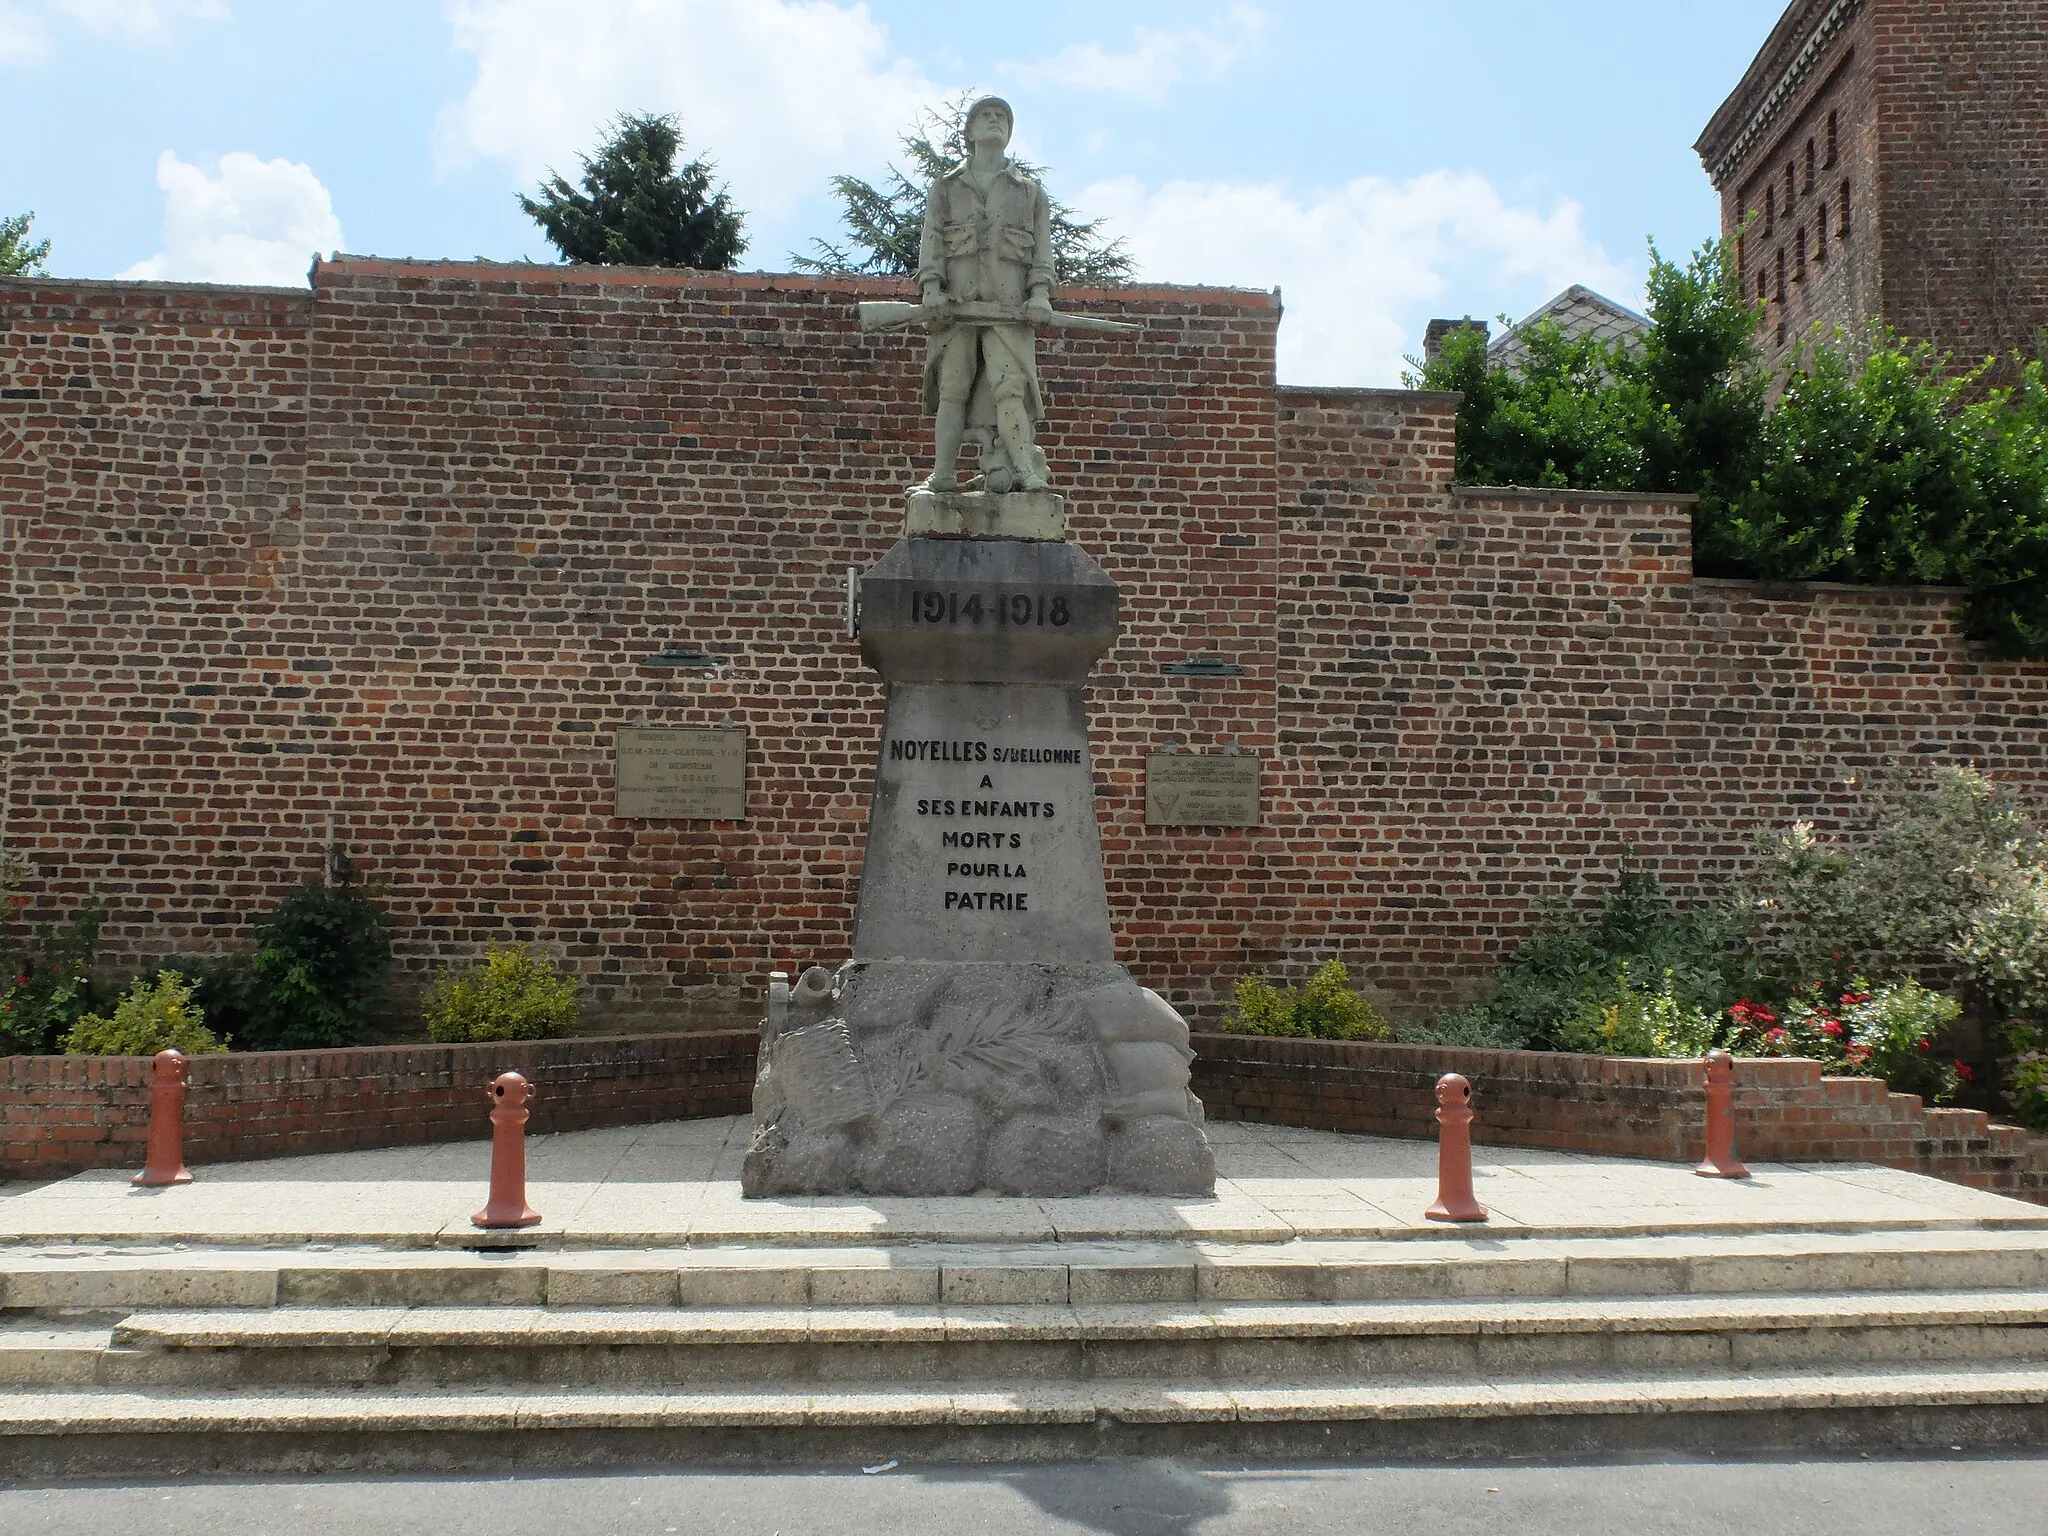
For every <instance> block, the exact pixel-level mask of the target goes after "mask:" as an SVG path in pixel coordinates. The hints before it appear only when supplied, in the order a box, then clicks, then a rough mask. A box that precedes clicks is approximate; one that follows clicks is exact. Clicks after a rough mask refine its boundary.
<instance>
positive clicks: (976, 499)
mask: <svg viewBox="0 0 2048 1536" xmlns="http://www.w3.org/2000/svg"><path fill="white" fill-rule="evenodd" d="M903 531H904V532H905V533H907V534H909V535H910V536H911V537H912V538H919V537H923V536H927V535H937V536H939V537H957V536H962V535H964V536H966V537H969V538H1001V539H1064V538H1066V536H1067V504H1066V500H1065V498H1063V497H1060V496H1056V495H1054V494H1053V493H1052V492H1051V491H1009V492H994V491H927V490H923V489H918V490H914V491H912V492H911V493H910V496H909V515H908V516H907V517H906V518H905V520H904V525H903Z"/></svg>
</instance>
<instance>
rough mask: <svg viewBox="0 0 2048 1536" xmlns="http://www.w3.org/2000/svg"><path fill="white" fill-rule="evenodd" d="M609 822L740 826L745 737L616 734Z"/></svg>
mask: <svg viewBox="0 0 2048 1536" xmlns="http://www.w3.org/2000/svg"><path fill="white" fill-rule="evenodd" d="M615 768H616V778H615V780H614V793H613V801H612V814H613V815H614V816H622V817H629V818H633V819H636V820H647V821H744V820H746V818H747V733H746V732H745V731H743V730H719V731H690V730H680V729H670V728H667V727H652V726H639V727H634V728H631V729H627V730H622V731H620V732H619V736H618V752H617V757H616V765H615Z"/></svg>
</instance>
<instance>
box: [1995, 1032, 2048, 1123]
mask: <svg viewBox="0 0 2048 1536" xmlns="http://www.w3.org/2000/svg"><path fill="white" fill-rule="evenodd" d="M2005 1091H2006V1093H2007V1094H2008V1095H2009V1096H2010V1097H2011V1099H2012V1111H2013V1115H2014V1117H2015V1118H2016V1119H2018V1121H2019V1122H2020V1124H2022V1125H2024V1126H2026V1127H2027V1128H2028V1129H2029V1130H2035V1131H2048V1051H2028V1052H2027V1053H2026V1054H2024V1055H2022V1056H2020V1057H2019V1058H2018V1059H2017V1060H2015V1061H2014V1062H2013V1064H2012V1067H2011V1069H2010V1070H2009V1071H2008V1072H2007V1074H2006V1079H2005Z"/></svg>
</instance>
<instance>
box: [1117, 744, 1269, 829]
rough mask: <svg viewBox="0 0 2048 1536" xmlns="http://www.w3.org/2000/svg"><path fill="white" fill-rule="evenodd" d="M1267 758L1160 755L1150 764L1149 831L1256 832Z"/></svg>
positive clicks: (1147, 781)
mask: <svg viewBox="0 0 2048 1536" xmlns="http://www.w3.org/2000/svg"><path fill="white" fill-rule="evenodd" d="M1264 766H1265V765H1264V761H1263V759H1261V758H1258V757H1254V756H1251V755H1250V754H1243V755H1240V756H1237V757H1203V756H1201V755H1200V754H1198V753H1193V752H1154V753H1152V754H1151V755H1150V756H1148V757H1147V758H1146V759H1145V825H1146V826H1148V827H1256V826H1257V825H1259V775H1260V771H1261V769H1262V768H1263V767H1264Z"/></svg>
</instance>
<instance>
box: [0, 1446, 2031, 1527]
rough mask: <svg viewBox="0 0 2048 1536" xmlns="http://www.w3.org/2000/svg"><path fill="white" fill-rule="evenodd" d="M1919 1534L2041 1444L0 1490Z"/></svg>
mask: <svg viewBox="0 0 2048 1536" xmlns="http://www.w3.org/2000/svg"><path fill="white" fill-rule="evenodd" d="M875 1531H880V1532H886V1533H888V1536H921V1533H924V1532H943V1533H946V1536H981V1533H984V1532H986V1533H992V1536H993V1533H1001V1536H1024V1533H1032V1536H1036V1533H1039V1532H1047V1533H1050V1532H1061V1533H1066V1532H1114V1533H1118V1536H1123V1533H1126V1532H1128V1533H1144V1536H1151V1533H1160V1532H1187V1533H1190V1536H1194V1533H1199V1536H1250V1533H1255V1532H1256V1533H1260V1536H1264V1533H1268V1532H1271V1533H1285V1536H1322V1533H1325V1532H1332V1533H1334V1532H1345V1533H1356V1532H1379V1531H1387V1532H1402V1533H1404V1536H1458V1533H1463V1532H1514V1533H1516V1536H1553V1533H1555V1536H1604V1533H1606V1532H1610V1531H1611V1532H1616V1533H1627V1536H1648V1533H1659V1536H1661V1533H1667V1532H1668V1533H1673V1536H1680V1533H1691V1532H1714V1533H1716V1536H1721V1533H1739V1536H1776V1533H1780V1532H1786V1533H1791V1532H1797V1533H1800V1536H1828V1533H1835V1532H1840V1533H1843V1536H1852V1533H1853V1536H1893V1533H1897V1536H1941V1533H1946V1532H1951V1531H1952V1532H1957V1533H1963V1532H1968V1533H1971V1536H1979V1533H1982V1532H1985V1531H2002V1532H2011V1533H2013V1536H2029V1533H2034V1532H2044V1531H2048V1456H2039V1457H2024V1458H2017V1457H2015V1458H2008V1457H1980V1456H1966V1455H1956V1456H1948V1457H1934V1458H1926V1459H1918V1460H1878V1459H1871V1460H1864V1459H1853V1460H1843V1461H1746V1462H1728V1461H1704V1462H1688V1461H1643V1462H1623V1463H1603V1464H1597V1465H1565V1466H1532V1465H1526V1464H1517V1465H1500V1466H1457V1467H1316V1466H1255V1467H1233V1466H1222V1465H1216V1466H1193V1465H1186V1464H1182V1463H1178V1462H1170V1461H1108V1462H1091V1463H1082V1464H1068V1465H1051V1466H1032V1467H913V1466H895V1467H889V1468H886V1469H882V1470H878V1471H875V1472H873V1473H866V1472H863V1471H861V1470H860V1469H857V1468H828V1469H820V1470H815V1471H800V1472H759V1473H747V1472H660V1473H648V1474H626V1473H618V1474H601V1475H590V1476H569V1477H515V1478H505V1477H495V1478H481V1477H434V1478H421V1477H347V1478H341V1477H334V1478H318V1479H307V1480H292V1479H264V1480H255V1481H248V1482H213V1483H192V1484H177V1485H168V1484H144V1485H136V1486H123V1487H116V1486H108V1485H74V1486H64V1487H43V1488H11V1489H0V1532H5V1533H7V1536H73V1533H76V1536H107V1533H109V1532H124V1533H125V1532H137V1533H144V1532H146V1533H149V1536H159V1533H161V1536H264V1533H271V1532H277V1533H287V1532H288V1533H292V1536H300V1533H306V1536H328V1533H333V1536H344V1533H346V1536H364V1533H371V1536H529V1533H532V1536H542V1533H545V1536H563V1533H579V1532H592V1533H599V1536H671V1533H673V1536H720V1533H725V1532H746V1533H756V1532H758V1533H761V1536H777V1533H779V1536H835V1533H838V1532H862V1533H865V1532H875Z"/></svg>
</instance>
